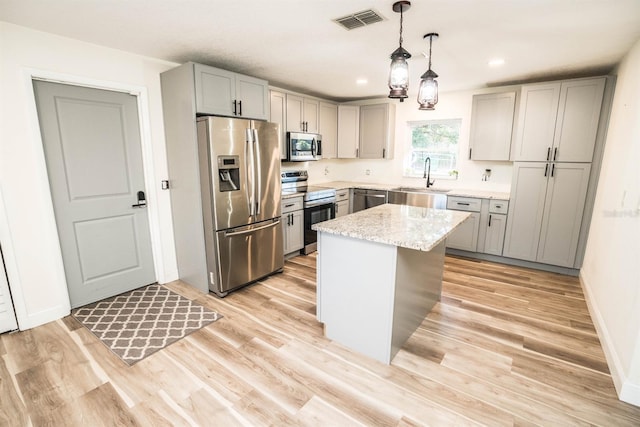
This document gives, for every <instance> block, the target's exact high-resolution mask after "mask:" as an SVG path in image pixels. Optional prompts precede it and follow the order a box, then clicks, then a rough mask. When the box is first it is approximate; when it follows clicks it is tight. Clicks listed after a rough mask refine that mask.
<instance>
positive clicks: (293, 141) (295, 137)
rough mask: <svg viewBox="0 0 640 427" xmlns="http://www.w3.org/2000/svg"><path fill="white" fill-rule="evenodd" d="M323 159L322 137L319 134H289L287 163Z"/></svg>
mask: <svg viewBox="0 0 640 427" xmlns="http://www.w3.org/2000/svg"><path fill="white" fill-rule="evenodd" d="M321 158H322V136H321V135H319V134H317V133H302V132H287V161H289V162H307V161H310V160H320V159H321Z"/></svg>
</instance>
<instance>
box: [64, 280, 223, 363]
mask: <svg viewBox="0 0 640 427" xmlns="http://www.w3.org/2000/svg"><path fill="white" fill-rule="evenodd" d="M71 315H72V316H73V317H75V318H76V319H77V320H78V321H79V322H80V323H82V325H84V326H85V327H86V328H87V329H89V330H90V331H91V332H92V333H93V334H94V335H95V336H96V337H98V338H99V339H100V341H102V342H103V343H104V344H105V345H106V346H107V347H109V349H110V350H111V351H112V352H114V353H115V354H116V355H118V356H119V357H120V358H121V359H122V360H123V361H125V362H126V363H127V364H128V365H133V364H134V363H136V362H139V361H140V360H142V359H144V358H145V357H147V356H149V355H150V354H153V353H155V352H156V351H158V350H160V349H162V348H164V347H166V346H168V345H169V344H171V343H173V342H176V341H178V340H179V339H181V338H183V337H185V336H187V335H188V334H190V333H192V332H195V331H197V330H198V329H200V328H202V327H204V326H206V325H208V324H210V323H212V322H215V321H216V320H218V319H220V318H222V316H221V315H220V314H218V313H217V312H215V311H212V310H209V309H208V308H206V307H203V306H201V305H199V304H196V303H194V302H193V301H191V300H190V299H187V298H185V297H183V296H181V295H178V294H176V293H174V292H171V291H170V290H168V289H167V288H165V287H164V286H160V285H149V286H145V287H144V288H140V289H136V290H133V291H131V292H127V293H125V294H122V295H118V296H115V297H112V298H108V299H106V300H103V301H99V302H96V303H93V304H90V305H87V306H84V307H80V308H77V309H75V310H73V311H72V312H71Z"/></svg>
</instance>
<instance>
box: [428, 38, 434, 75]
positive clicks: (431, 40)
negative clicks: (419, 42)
mask: <svg viewBox="0 0 640 427" xmlns="http://www.w3.org/2000/svg"><path fill="white" fill-rule="evenodd" d="M431 42H433V36H429V69H431Z"/></svg>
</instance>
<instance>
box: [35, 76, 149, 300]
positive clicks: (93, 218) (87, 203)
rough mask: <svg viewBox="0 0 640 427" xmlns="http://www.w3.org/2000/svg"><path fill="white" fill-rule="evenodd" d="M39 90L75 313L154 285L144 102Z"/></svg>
mask: <svg viewBox="0 0 640 427" xmlns="http://www.w3.org/2000/svg"><path fill="white" fill-rule="evenodd" d="M34 86H35V94H36V98H37V105H38V116H39V119H40V128H41V133H42V139H43V144H44V151H45V157H46V161H47V169H48V175H49V183H50V187H51V190H52V198H53V202H54V209H55V215H56V223H57V228H58V236H59V239H60V244H61V249H62V255H63V260H64V266H65V275H66V278H67V286H68V289H69V297H70V302H71V306H72V307H78V306H81V305H84V304H87V303H90V302H94V301H97V300H100V299H103V298H106V297H109V296H113V295H116V294H119V293H122V292H125V291H128V290H131V289H134V288H137V287H140V286H144V285H146V284H149V283H152V282H154V281H155V279H156V274H155V271H154V257H153V251H152V245H151V237H150V233H149V218H148V215H147V212H146V206H138V207H134V206H133V205H136V204H138V202H139V200H138V199H139V195H140V192H145V182H144V181H145V180H144V173H143V162H142V147H141V143H140V129H139V127H138V125H139V117H138V111H137V110H138V107H137V98H136V97H134V96H132V95H129V94H126V93H122V92H114V91H105V90H101V89H93V88H86V87H80V86H73V85H65V84H59V83H51V82H43V81H35V82H34ZM144 199H145V203H146V194H145V198H144Z"/></svg>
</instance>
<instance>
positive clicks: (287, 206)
mask: <svg viewBox="0 0 640 427" xmlns="http://www.w3.org/2000/svg"><path fill="white" fill-rule="evenodd" d="M300 209H302V197H292V198H290V199H284V200H282V213H283V214H286V213H289V212H293V211H299V210H300Z"/></svg>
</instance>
